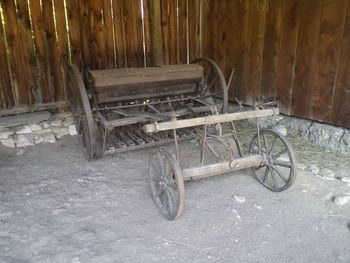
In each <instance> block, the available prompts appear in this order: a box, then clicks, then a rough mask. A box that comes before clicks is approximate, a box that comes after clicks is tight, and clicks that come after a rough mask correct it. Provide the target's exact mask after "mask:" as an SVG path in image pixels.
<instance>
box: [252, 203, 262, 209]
mask: <svg viewBox="0 0 350 263" xmlns="http://www.w3.org/2000/svg"><path fill="white" fill-rule="evenodd" d="M254 207H255V208H256V209H259V210H261V209H262V208H261V206H260V205H256V204H254Z"/></svg>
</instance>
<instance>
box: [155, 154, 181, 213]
mask: <svg viewBox="0 0 350 263" xmlns="http://www.w3.org/2000/svg"><path fill="white" fill-rule="evenodd" d="M149 180H150V186H151V192H152V198H153V200H154V202H155V204H156V206H157V207H158V209H159V210H160V212H161V213H162V215H164V216H165V217H166V218H167V219H169V220H173V219H175V218H176V217H178V216H180V215H181V213H182V211H183V209H184V205H185V186H184V180H183V177H182V172H181V169H180V166H179V163H178V162H177V161H176V159H175V157H174V155H173V154H171V153H169V152H168V151H167V150H165V149H162V148H161V149H159V151H157V152H155V153H153V154H152V155H151V158H150V162H149Z"/></svg>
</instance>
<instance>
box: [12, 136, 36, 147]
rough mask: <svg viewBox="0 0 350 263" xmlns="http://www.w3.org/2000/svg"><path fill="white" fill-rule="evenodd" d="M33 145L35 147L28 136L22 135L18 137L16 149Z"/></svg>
mask: <svg viewBox="0 0 350 263" xmlns="http://www.w3.org/2000/svg"><path fill="white" fill-rule="evenodd" d="M32 145H34V143H33V142H32V141H30V140H29V139H28V137H27V136H25V135H22V134H21V135H18V136H17V144H16V147H27V146H32Z"/></svg>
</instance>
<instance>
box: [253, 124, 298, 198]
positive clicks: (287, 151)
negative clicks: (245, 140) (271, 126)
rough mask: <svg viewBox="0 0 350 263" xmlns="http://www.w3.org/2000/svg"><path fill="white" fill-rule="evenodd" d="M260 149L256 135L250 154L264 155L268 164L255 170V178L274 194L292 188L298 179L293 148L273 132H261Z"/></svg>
mask: <svg viewBox="0 0 350 263" xmlns="http://www.w3.org/2000/svg"><path fill="white" fill-rule="evenodd" d="M259 137H260V149H259V146H258V145H259V143H258V135H257V134H256V135H255V136H254V137H253V139H252V141H251V142H250V146H249V153H250V154H262V155H263V157H264V159H265V160H266V164H264V165H262V166H258V167H255V168H253V170H254V175H255V178H256V179H257V180H258V181H259V182H260V183H261V184H262V185H264V186H265V187H266V188H268V189H269V190H271V191H273V192H281V191H283V190H286V189H287V188H288V187H290V186H291V185H292V184H293V182H294V180H295V177H296V166H297V164H296V158H295V154H294V151H293V149H292V146H291V145H290V144H289V142H288V141H287V140H286V139H285V138H283V136H282V135H281V134H279V133H277V132H275V131H272V130H261V131H260V136H259Z"/></svg>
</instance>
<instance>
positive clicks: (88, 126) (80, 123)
mask: <svg viewBox="0 0 350 263" xmlns="http://www.w3.org/2000/svg"><path fill="white" fill-rule="evenodd" d="M68 80H69V81H68V83H69V100H70V105H71V110H72V114H73V119H74V123H75V126H76V128H77V131H78V133H79V134H81V135H82V138H83V145H84V148H85V149H86V151H85V153H86V158H87V159H88V160H89V161H91V160H92V159H93V158H94V157H95V150H94V149H95V148H96V135H95V123H94V119H93V117H92V111H91V107H90V103H89V98H88V96H87V93H86V89H85V85H84V81H83V79H82V77H81V74H80V72H79V69H78V67H77V66H76V65H70V66H69V68H68Z"/></svg>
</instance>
